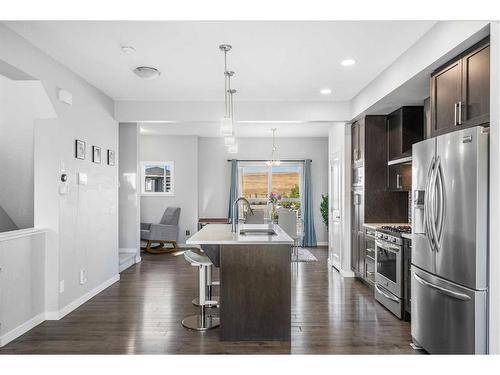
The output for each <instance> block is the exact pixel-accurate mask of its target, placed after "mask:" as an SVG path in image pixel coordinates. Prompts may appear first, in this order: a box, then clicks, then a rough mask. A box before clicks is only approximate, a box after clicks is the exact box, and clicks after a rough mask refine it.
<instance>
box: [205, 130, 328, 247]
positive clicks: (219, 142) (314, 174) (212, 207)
mask: <svg viewBox="0 0 500 375" xmlns="http://www.w3.org/2000/svg"><path fill="white" fill-rule="evenodd" d="M276 143H277V146H278V148H279V157H280V158H281V159H312V161H313V162H312V167H311V179H312V186H313V207H314V225H315V228H316V237H317V241H318V242H321V243H326V241H328V235H327V230H326V227H325V225H324V224H323V221H322V219H321V213H320V210H319V207H320V203H321V194H326V193H328V139H327V138H277V140H276ZM271 146H272V140H271V138H239V139H238V153H237V154H235V155H231V154H227V152H226V147H224V140H223V138H200V139H199V154H198V162H199V164H198V170H199V184H200V189H199V214H200V217H227V214H228V204H229V186H230V163H228V162H227V160H228V159H233V158H235V159H266V158H268V157H270V154H271Z"/></svg>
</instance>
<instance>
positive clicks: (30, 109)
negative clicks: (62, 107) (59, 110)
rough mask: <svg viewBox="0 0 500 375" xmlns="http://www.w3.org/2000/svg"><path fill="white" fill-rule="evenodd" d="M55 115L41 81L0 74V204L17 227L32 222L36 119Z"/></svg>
mask: <svg viewBox="0 0 500 375" xmlns="http://www.w3.org/2000/svg"><path fill="white" fill-rule="evenodd" d="M54 117H56V114H55V112H54V109H53V107H52V105H51V104H50V101H49V100H48V98H47V95H46V94H45V90H44V89H43V86H42V85H41V84H40V82H38V81H32V80H29V81H28V80H12V79H9V78H7V77H5V76H3V75H0V160H1V161H2V162H1V163H0V181H2V184H1V185H0V207H1V208H2V209H3V210H5V213H6V214H7V215H8V216H9V217H10V218H11V219H12V221H13V222H14V223H15V225H16V227H17V228H18V229H24V228H32V227H33V225H34V222H33V217H34V212H33V207H34V201H33V194H34V190H33V187H34V179H33V173H34V172H33V165H34V159H33V145H34V141H33V133H34V126H35V120H36V119H43V118H54ZM1 228H2V227H1V226H0V231H2V229H1Z"/></svg>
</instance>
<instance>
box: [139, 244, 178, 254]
mask: <svg viewBox="0 0 500 375" xmlns="http://www.w3.org/2000/svg"><path fill="white" fill-rule="evenodd" d="M151 242H158V243H159V244H160V245H159V246H155V247H151ZM167 243H168V244H171V245H172V246H173V247H165V244H167ZM145 250H146V252H148V253H149V254H167V253H172V252H175V251H177V242H176V241H148V246H147V247H146V249H145Z"/></svg>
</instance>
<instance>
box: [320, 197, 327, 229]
mask: <svg viewBox="0 0 500 375" xmlns="http://www.w3.org/2000/svg"><path fill="white" fill-rule="evenodd" d="M319 209H320V211H321V218H322V219H323V223H324V224H325V225H326V229H328V194H326V195H323V194H321V205H320V208H319Z"/></svg>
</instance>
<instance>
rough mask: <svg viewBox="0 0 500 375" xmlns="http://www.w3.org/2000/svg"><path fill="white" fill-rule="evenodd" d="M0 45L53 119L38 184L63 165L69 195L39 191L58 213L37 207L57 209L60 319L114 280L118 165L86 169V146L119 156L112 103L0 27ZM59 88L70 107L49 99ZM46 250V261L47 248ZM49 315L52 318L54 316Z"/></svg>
mask: <svg viewBox="0 0 500 375" xmlns="http://www.w3.org/2000/svg"><path fill="white" fill-rule="evenodd" d="M0 45H1V46H2V48H0V59H2V60H4V61H5V62H7V63H8V64H10V65H12V66H15V67H16V68H18V69H20V70H22V71H24V72H26V73H27V74H29V75H30V76H32V77H35V78H36V79H38V80H40V81H41V82H42V84H43V86H44V88H45V90H46V92H47V95H48V97H49V99H50V101H51V102H52V104H53V106H54V108H55V111H56V113H57V115H58V118H59V120H58V126H57V132H56V134H55V135H54V137H53V138H52V139H51V148H50V149H44V150H45V151H44V152H46V153H47V154H50V155H45V157H46V160H57V164H58V165H51V166H50V167H47V168H46V170H47V173H46V174H43V176H38V178H40V179H41V180H43V178H46V179H47V181H52V178H53V177H54V176H57V174H56V173H54V171H58V170H59V168H60V167H61V166H62V164H64V167H65V170H66V172H67V173H68V177H69V180H68V185H69V193H68V195H65V196H58V192H57V190H55V191H54V190H51V191H49V192H46V193H47V194H49V195H50V196H51V197H54V199H55V200H56V201H57V202H58V203H59V204H58V207H57V206H55V207H46V206H43V205H42V206H41V207H40V209H44V210H58V213H57V215H58V221H59V228H58V235H57V242H58V246H59V249H60V250H59V271H58V273H59V275H58V278H59V280H61V281H62V280H64V282H65V290H64V292H62V293H61V294H59V295H58V303H57V305H58V306H57V308H58V311H59V312H60V311H62V310H64V311H66V312H68V311H69V310H68V308H74V307H76V306H77V305H78V304H80V303H82V302H84V300H85V299H87V298H89V297H90V296H91V295H92V293H95V291H96V290H98V289H99V288H100V286H102V285H108V284H109V282H111V281H114V280H117V279H118V166H114V167H110V166H107V165H106V164H105V163H102V164H94V163H92V162H91V159H90V151H89V150H90V148H91V146H92V145H97V146H100V147H101V148H102V151H103V155H104V154H105V152H106V149H108V148H110V149H113V150H116V151H118V124H117V122H116V121H115V120H114V119H113V110H114V103H113V101H112V100H111V99H110V98H109V97H107V96H106V95H104V94H103V93H102V92H100V91H99V90H97V89H96V88H95V87H93V86H91V85H90V84H88V83H87V82H86V81H84V80H83V79H82V78H80V77H79V76H77V75H75V74H74V73H73V72H71V71H70V70H69V69H67V68H66V67H65V66H63V65H61V64H60V63H58V62H57V61H55V60H54V59H52V58H51V57H49V56H48V55H46V54H45V53H43V52H42V51H40V50H39V49H37V48H36V47H34V46H33V45H31V44H30V43H28V42H27V41H26V40H25V39H23V38H21V37H20V36H19V35H17V34H16V33H14V32H13V31H11V30H10V29H8V28H6V27H5V26H3V25H0ZM58 87H61V88H64V89H66V90H68V91H70V92H71V93H72V94H73V105H72V106H68V105H66V104H63V103H61V102H59V101H58V100H57V99H56V88H58ZM75 139H81V140H85V141H86V142H87V148H88V150H87V159H86V160H84V161H82V160H77V159H75V158H74V140H75ZM103 160H105V158H103ZM117 160H118V154H117ZM51 168H52V169H51ZM49 170H50V171H49ZM77 172H84V173H87V175H88V185H86V186H83V185H76V174H77ZM51 173H54V174H51ZM36 174H37V173H36V171H35V175H36ZM36 184H37V181H35V186H36ZM36 209H37V208H36V204H35V210H36ZM52 212H53V211H52ZM43 216H44V215H43V214H42V215H41V217H43ZM48 216H50V215H48ZM35 217H37V212H35ZM38 250H39V248H37V247H32V248H31V251H38ZM47 250H48V253H49V254H50V253H51V252H52V250H53V247H51V248H50V249H47ZM51 259H52V258H51ZM82 268H85V269H87V271H88V281H87V283H86V284H84V285H80V284H79V281H78V274H79V271H80V269H82ZM54 314H55V315H54V316H56V315H57V311H56V312H54Z"/></svg>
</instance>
